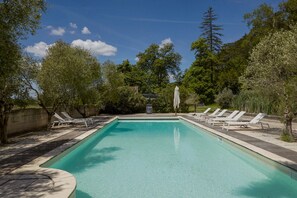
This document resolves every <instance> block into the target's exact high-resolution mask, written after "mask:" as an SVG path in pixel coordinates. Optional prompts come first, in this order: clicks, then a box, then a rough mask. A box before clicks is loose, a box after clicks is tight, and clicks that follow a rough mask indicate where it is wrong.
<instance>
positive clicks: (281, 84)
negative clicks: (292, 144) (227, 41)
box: [242, 26, 297, 140]
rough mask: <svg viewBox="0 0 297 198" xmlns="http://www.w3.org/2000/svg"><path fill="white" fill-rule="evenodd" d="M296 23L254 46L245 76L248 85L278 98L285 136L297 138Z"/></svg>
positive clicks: (244, 84)
mask: <svg viewBox="0 0 297 198" xmlns="http://www.w3.org/2000/svg"><path fill="white" fill-rule="evenodd" d="M296 35H297V26H295V27H293V28H292V30H291V31H280V32H276V33H274V34H272V35H269V36H267V37H265V38H264V39H263V40H262V41H261V42H260V43H259V44H258V45H257V46H256V47H255V48H254V49H253V52H252V54H251V57H250V62H249V64H248V67H247V69H246V71H245V73H244V76H243V78H242V82H243V87H244V88H245V89H251V90H258V91H259V92H266V93H267V92H268V93H270V94H272V95H274V97H275V98H277V99H278V101H279V107H280V108H279V113H280V114H283V117H284V123H285V129H284V130H283V135H284V136H289V137H290V139H291V140H294V136H293V132H292V120H293V118H294V116H295V114H296V112H297V102H296V97H297V91H296V90H297V83H296V82H297V75H296V74H297V65H296V63H297V57H296V51H297V36H296Z"/></svg>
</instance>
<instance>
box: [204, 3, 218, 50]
mask: <svg viewBox="0 0 297 198" xmlns="http://www.w3.org/2000/svg"><path fill="white" fill-rule="evenodd" d="M216 20H217V15H216V14H215V13H214V10H213V9H212V7H209V8H208V10H207V11H206V12H205V13H204V14H203V22H202V23H201V26H200V28H201V29H202V34H201V37H203V38H205V39H206V42H207V44H208V45H209V50H210V51H211V52H212V53H217V52H219V51H220V49H221V46H222V40H221V36H223V34H221V33H220V31H221V30H223V28H222V26H221V25H216V24H214V22H215V21H216Z"/></svg>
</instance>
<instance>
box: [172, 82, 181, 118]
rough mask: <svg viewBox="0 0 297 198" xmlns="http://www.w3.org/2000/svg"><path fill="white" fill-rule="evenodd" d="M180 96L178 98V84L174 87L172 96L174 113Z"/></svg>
mask: <svg viewBox="0 0 297 198" xmlns="http://www.w3.org/2000/svg"><path fill="white" fill-rule="evenodd" d="M179 103H180V98H179V88H178V86H176V87H175V89H174V98H173V108H174V110H175V115H176V113H177V109H178V108H179Z"/></svg>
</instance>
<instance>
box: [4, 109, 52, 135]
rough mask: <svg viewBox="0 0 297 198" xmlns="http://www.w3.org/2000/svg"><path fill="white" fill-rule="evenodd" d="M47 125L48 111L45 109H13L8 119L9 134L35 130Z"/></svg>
mask: <svg viewBox="0 0 297 198" xmlns="http://www.w3.org/2000/svg"><path fill="white" fill-rule="evenodd" d="M46 126H47V113H46V112H45V111H44V110H43V109H19V110H13V111H12V112H11V114H10V116H9V119H8V128H7V133H8V136H10V135H13V134H16V133H22V132H27V131H34V130H38V129H41V128H45V127H46Z"/></svg>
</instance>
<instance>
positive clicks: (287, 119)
mask: <svg viewBox="0 0 297 198" xmlns="http://www.w3.org/2000/svg"><path fill="white" fill-rule="evenodd" d="M290 114H291V113H290V112H288V111H286V112H285V115H284V117H285V130H284V132H283V133H285V134H288V135H289V136H290V139H291V140H295V138H294V135H293V130H292V121H293V117H292V116H291V115H290Z"/></svg>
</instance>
